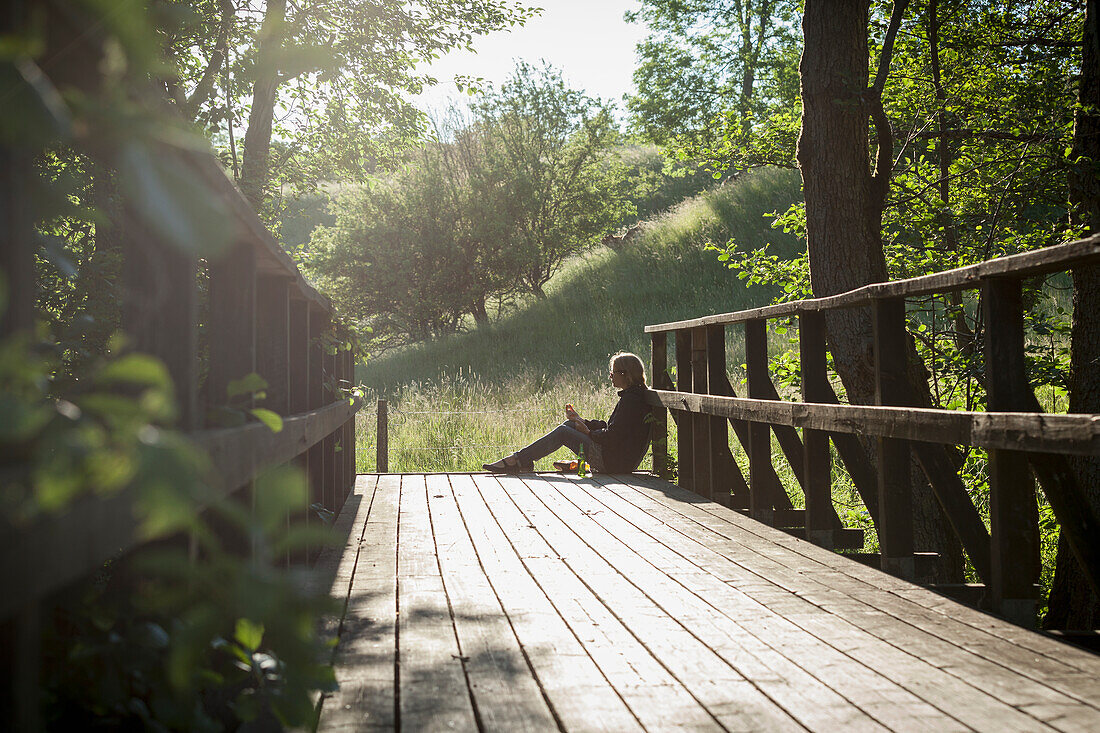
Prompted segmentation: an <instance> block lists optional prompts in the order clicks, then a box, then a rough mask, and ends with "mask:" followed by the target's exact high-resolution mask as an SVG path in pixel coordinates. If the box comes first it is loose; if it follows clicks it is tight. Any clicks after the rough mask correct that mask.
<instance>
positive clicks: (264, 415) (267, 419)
mask: <svg viewBox="0 0 1100 733" xmlns="http://www.w3.org/2000/svg"><path fill="white" fill-rule="evenodd" d="M249 412H250V413H252V417H254V418H256V419H257V420H259V421H260V422H262V423H263V424H264V425H266V426H267V427H268V429H270V430H271V432H273V433H277V432H279V431H280V430H282V429H283V418H282V417H281V416H280V415H279V413H277V412H275V411H274V410H268V409H267V408H265V407H256V408H253V409H251V410H249Z"/></svg>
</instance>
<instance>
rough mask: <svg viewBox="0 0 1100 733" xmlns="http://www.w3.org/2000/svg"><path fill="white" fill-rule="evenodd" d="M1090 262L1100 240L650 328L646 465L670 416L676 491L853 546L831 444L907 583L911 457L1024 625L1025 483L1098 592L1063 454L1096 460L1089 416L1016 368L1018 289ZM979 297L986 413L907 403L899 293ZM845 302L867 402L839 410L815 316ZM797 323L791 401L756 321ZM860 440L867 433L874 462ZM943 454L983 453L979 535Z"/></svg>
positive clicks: (660, 469)
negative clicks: (790, 489) (853, 312)
mask: <svg viewBox="0 0 1100 733" xmlns="http://www.w3.org/2000/svg"><path fill="white" fill-rule="evenodd" d="M1097 262H1100V236H1094V237H1091V238H1089V239H1084V240H1080V241H1077V242H1071V243H1069V244H1065V245H1059V246H1055V247H1049V248H1046V249H1042V250H1036V251H1033V252H1027V253H1023V254H1019V255H1014V256H1010V257H1003V258H999V259H995V260H990V261H987V262H982V263H980V264H977V265H973V266H970V267H964V268H960V269H956V270H950V271H946V272H939V273H935V274H932V275H928V276H925V277H918V278H913V279H909V280H898V281H893V282H885V283H878V284H874V285H869V286H866V287H863V288H860V289H858V290H853V291H850V292H846V293H841V294H839V295H835V296H831V297H827V298H817V299H812V300H800V301H795V302H790V303H782V304H778V305H772V306H768V307H764V308H756V309H752V310H745V311H740V312H736V313H723V314H718V315H711V316H704V317H702V318H696V319H692V320H686V321H678V322H675V323H663V324H659V325H652V326H647V327H646V332H647V333H650V334H651V336H652V348H653V351H652V364H651V368H652V374H653V375H654V387H655V388H656V389H655V392H654V396H653V398H652V402H653V404H654V406H655V408H656V409H655V410H654V421H655V426H654V430H655V434H654V444H655V446H656V449H655V450H654V470H655V472H657V473H659V474H664V473H666V471H667V464H666V458H665V455H666V453H665V451H664V450H661V447H662V446H663V445H665V444H664V442H663V440H664V439H667V434H668V426H667V413H666V409H665V408H667V409H668V410H671V411H672V414H673V417H674V419H675V420H676V423H677V453H678V475H679V482H680V484H681V485H683V486H685V487H687V488H690V489H691V490H693V491H695V492H697V493H699V494H701V495H703V496H705V497H707V498H710V499H713V500H714V501H718V502H721V503H724V504H726V505H728V506H731V507H733V508H737V509H742V510H744V511H747V512H748V513H749V514H750V515H751V516H753V517H755V518H757V519H759V520H761V521H764V522H767V523H769V524H775V525H776V526H783V527H794V526H799V527H804V530H801V529H800V530H799V531H804V533H805V537H806V538H807V539H809V540H811V541H813V542H815V543H817V544H819V545H822V546H825V547H829V548H832V549H856V548H858V547H860V546H862V544H863V537H862V532H860V531H859V530H852V529H845V528H843V527H842V524H841V520H840V518H839V516H838V514H837V512H836V509H835V507H834V506H833V503H832V493H831V487H832V457H831V451H830V447H829V446H830V442H831V443H832V445H833V447H834V448H835V450H836V453H837V455H838V456H839V457H840V459H841V461H843V463H844V466H845V468H846V469H847V472H848V474H849V476H850V477H851V480H852V482H853V483H854V485H855V487H856V489H857V490H858V491H859V493H860V495H861V497H862V499H863V502H864V504H865V505H866V507H867V509H868V512H869V513H870V515H871V517H872V519H873V521H874V525H875V528H876V530H877V532H878V539H879V546H880V555H879V556H878V557H876V558H874V560H877V561H878V562H879V563H880V565H881V567H882V569H884V570H886V571H888V572H891V573H894V574H897V575H900V576H902V577H905V578H909V579H915V578H917V577H918V575H920V572H919V571H920V567H919V565H920V564H921V563H922V562H923V561H933V562H934V561H935V556H929V555H928V554H926V553H918V552H915V551H914V542H913V512H912V504H913V498H912V486H911V484H910V481H911V478H910V476H911V474H910V465H911V462H912V460H913V459H915V460H916V462H917V463H918V464H919V465H920V468H921V469H922V471H923V473H924V474H925V476H926V477H927V479H928V483H929V485H930V487H931V489H932V491H933V492H934V494H935V496H936V498H937V500H938V501H939V504H940V505H941V506H942V507H943V509H944V513H945V515H946V517H947V519H948V521H949V522H950V524H951V526H952V529H953V530H954V532H955V534H956V535H957V536H958V538H959V540H960V541H961V543H962V545H963V548H964V549H965V551H966V553H967V556H968V557H969V559H970V561H971V563H972V564H973V566H974V568H975V570H976V572H977V574H978V575H979V576H980V578H981V579H982V581H983V582H984V584H985V587H986V589H988V591H989V595H990V598H989V600H990V602H991V604H992V606H993V609H994V610H995V611H996V612H998V613H1000V614H1001V615H1003V616H1005V617H1008V618H1011V619H1013V620H1015V621H1017V622H1020V623H1025V624H1031V623H1034V614H1035V606H1036V598H1037V587H1038V586H1037V583H1038V580H1039V577H1038V572H1039V564H1038V557H1039V528H1038V523H1037V510H1036V494H1035V478H1037V479H1038V480H1039V483H1040V484H1041V485H1042V488H1043V490H1044V492H1045V494H1046V496H1047V498H1048V500H1049V502H1050V505H1051V508H1052V509H1053V511H1054V513H1055V515H1056V517H1057V519H1058V521H1059V522H1060V524H1061V531H1062V536H1063V537H1065V538H1066V539H1068V541H1069V544H1070V547H1071V549H1072V551H1073V553H1074V555H1075V556H1076V557H1077V559H1078V560H1079V561H1080V563H1081V566H1082V568H1084V569H1085V572H1086V575H1087V576H1088V577H1089V579H1090V582H1091V583H1092V585H1093V588H1094V589H1096V588H1098V587H1100V520H1098V517H1097V516H1096V513H1095V512H1094V511H1093V510H1092V507H1091V505H1090V504H1089V502H1088V501H1087V499H1086V497H1085V495H1084V492H1083V491H1082V489H1081V487H1080V486H1078V485H1077V484H1076V482H1075V480H1074V474H1073V472H1072V471H1071V470H1070V466H1069V463H1068V461H1067V455H1091V456H1096V455H1100V415H1095V414H1087V415H1085V414H1073V415H1059V414H1049V413H1044V412H1043V411H1042V410H1041V408H1040V406H1039V403H1038V401H1037V399H1036V398H1035V394H1034V392H1033V391H1032V389H1031V387H1030V386H1029V383H1028V380H1027V375H1026V373H1025V355H1024V339H1025V337H1024V321H1023V312H1024V311H1023V305H1022V299H1021V290H1022V281H1023V279H1024V278H1028V277H1033V276H1036V275H1044V274H1050V273H1055V272H1061V271H1065V270H1071V269H1073V268H1074V267H1078V266H1083V265H1092V264H1095V263H1097ZM975 289H976V290H980V291H981V304H982V309H983V316H984V321H985V330H984V351H985V353H984V357H985V360H986V363H987V364H995V365H996V368H990V369H988V370H987V371H986V394H987V406H988V411H986V412H961V411H953V410H938V409H927V408H919V407H915V406H914V405H917V404H919V403H918V401H917V400H916V395H915V393H914V392H913V388H912V387H911V386H910V382H909V381H908V379H907V377H906V370H907V364H906V359H907V357H906V355H907V354H908V353H909V344H908V339H909V337H908V335H907V333H906V311H905V298H907V297H915V296H923V295H933V294H939V293H947V292H953V291H959V290H975ZM843 308H868V309H870V311H871V321H872V324H873V333H872V334H869V335H870V336H871V337H872V340H873V347H874V374H875V379H876V385H875V395H876V403H877V404H875V405H850V404H841V403H840V401H839V400H838V399H837V395H836V393H835V392H834V390H833V388H832V386H831V384H830V381H829V376H828V370H827V361H826V358H827V354H826V349H827V346H826V331H825V313H826V312H828V311H831V310H836V309H843ZM792 317H793V318H796V319H797V321H798V333H799V339H798V340H799V356H800V360H801V382H802V394H801V398H802V401H800V402H790V401H785V400H781V399H780V396H779V394H778V392H777V391H776V388H775V386H774V385H773V383H772V380H771V375H770V373H769V367H768V344H767V328H766V321H767V319H769V318H792ZM732 324H741V325H742V326H743V328H744V337H745V366H746V372H747V375H746V376H747V380H746V381H747V392H748V394H747V396H746V397H738V396H737V395H735V394H734V390H733V387H732V385H731V384H730V381H729V379H728V377H727V374H726V354H725V327H726V326H727V325H732ZM669 333H672V334H673V335H674V339H675V357H674V358H675V364H676V376H677V381H676V385H675V386H673V384H672V380H671V378H670V377H669V375H668V353H667V351H668V343H667V336H668V334H669ZM727 421H728V424H729V426H731V427H732V428H733V429H734V432H735V433H736V435H737V437H738V439H739V440H740V442H741V444H742V445H743V446H744V448H745V451H746V453H747V455H748V467H749V470H748V473H749V475H748V477H747V478H746V477H745V476H744V475H743V473H742V472H741V470H740V468H739V467H738V464H737V463H736V462H735V460H734V458H733V455H732V452H731V451H730V447H729V436H728V432H727ZM799 429H801V436H800V435H799V432H798V430H799ZM773 433H774V435H775V438H776V442H777V443H778V444H779V447H780V450H781V452H782V453H783V454H784V456H785V457H786V459H787V461H788V462H789V464H790V467H791V469H792V472H793V473H794V475H795V478H796V480H797V482H798V484H799V486H800V487H801V489H802V491H803V494H804V497H805V510H804V511H798V510H794V509H792V505H791V501H790V498H789V497H788V494H787V493H786V491H785V489H784V488H783V486H782V484H781V482H780V480H779V477H778V474H777V472H776V469H775V465H774V464H773V456H772V434H773ZM861 437H863V438H865V439H871V438H873V439H874V449H873V451H872V452H873V454H874V461H872V460H870V458H869V456H868V453H867V451H866V450H865V449H864V446H863V444H862V441H861V439H860V438H861ZM947 445H970V446H977V447H980V448H984V449H986V450H987V451H988V457H989V488H990V529H989V530H987V529H986V525H985V522H984V521H983V519H982V516H981V514H980V513H979V511H978V509H977V508H976V507H975V506H974V504H973V502H972V501H971V499H970V496H969V494H968V492H967V487H966V486H965V485H964V484H963V482H962V480H961V479H960V478H959V475H958V473H957V471H956V469H955V466H954V463H953V462H952V459H951V456H950V455H949V454H948V452H947V450H946V446H947ZM1033 474H1034V477H1035V478H1033ZM861 559H864V560H868V558H865V557H864V558H861Z"/></svg>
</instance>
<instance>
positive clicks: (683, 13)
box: [626, 0, 799, 170]
mask: <svg viewBox="0 0 1100 733" xmlns="http://www.w3.org/2000/svg"><path fill="white" fill-rule="evenodd" d="M797 13H798V3H796V2H788V1H786V0H722V2H704V1H703V0H686V1H685V0H643V2H642V3H641V8H639V9H638V10H636V11H631V12H628V13H627V16H626V17H627V19H628V20H629V21H632V22H635V23H637V22H644V23H645V24H646V25H647V26H648V27H649V31H650V35H649V37H648V38H647V39H646V40H645V41H643V42H642V43H640V44H639V45H638V54H639V57H640V63H639V65H638V67H637V68H636V69H635V71H634V83H635V86H636V87H637V90H638V91H637V94H635V95H633V96H632V97H631V98H630V99H629V101H628V108H629V109H630V111H631V113H632V124H633V126H634V127H635V128H636V129H637V130H638V131H639V132H640V133H641V134H642V135H643V136H644V137H645V138H647V139H649V140H650V141H652V142H655V143H657V144H659V145H661V146H663V147H665V148H666V149H669V150H672V151H675V152H677V153H678V154H679V155H680V157H683V158H690V159H696V158H703V159H707V160H709V161H711V162H712V163H714V164H715V166H716V167H717V168H718V169H719V170H725V168H726V167H727V166H730V165H733V166H735V167H738V166H743V165H752V164H759V163H760V162H762V161H766V162H772V163H779V164H785V165H791V156H790V155H789V153H790V152H792V151H793V143H794V135H795V134H797V129H798V75H797V63H798V50H799V49H798V37H797V28H796V26H795V20H796V18H797ZM772 138H778V139H784V140H787V141H788V144H786V145H778V146H777V145H776V144H775V140H773V139H772ZM784 151H786V152H787V153H788V154H786V155H783V152H784Z"/></svg>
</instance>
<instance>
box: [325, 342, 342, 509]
mask: <svg viewBox="0 0 1100 733" xmlns="http://www.w3.org/2000/svg"><path fill="white" fill-rule="evenodd" d="M330 322H331V321H330ZM330 349H331V347H329V348H326V349H325V350H324V362H323V363H324V365H325V366H324V369H325V393H324V404H326V405H331V404H332V403H333V402H335V401H336V394H337V392H336V380H337V374H336V354H334V353H332V352H331V351H330ZM323 443H324V450H325V478H324V486H325V508H326V509H328V510H329V511H330V512H333V513H335V512H337V511H338V510H339V509H340V507H339V505H337V503H336V482H337V481H338V475H337V468H336V465H337V458H338V456H337V455H336V431H335V430H334V431H332V432H331V433H329V434H328V435H326V436H325V439H324V441H323Z"/></svg>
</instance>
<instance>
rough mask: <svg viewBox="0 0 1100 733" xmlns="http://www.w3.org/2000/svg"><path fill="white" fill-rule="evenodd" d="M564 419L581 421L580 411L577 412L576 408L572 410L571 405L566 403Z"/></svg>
mask: <svg viewBox="0 0 1100 733" xmlns="http://www.w3.org/2000/svg"><path fill="white" fill-rule="evenodd" d="M565 419H566V420H571V421H576V422H582V420H581V415H580V413H579V412H577V411H576V410H574V409H573V405H571V404H568V405H566V406H565Z"/></svg>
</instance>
